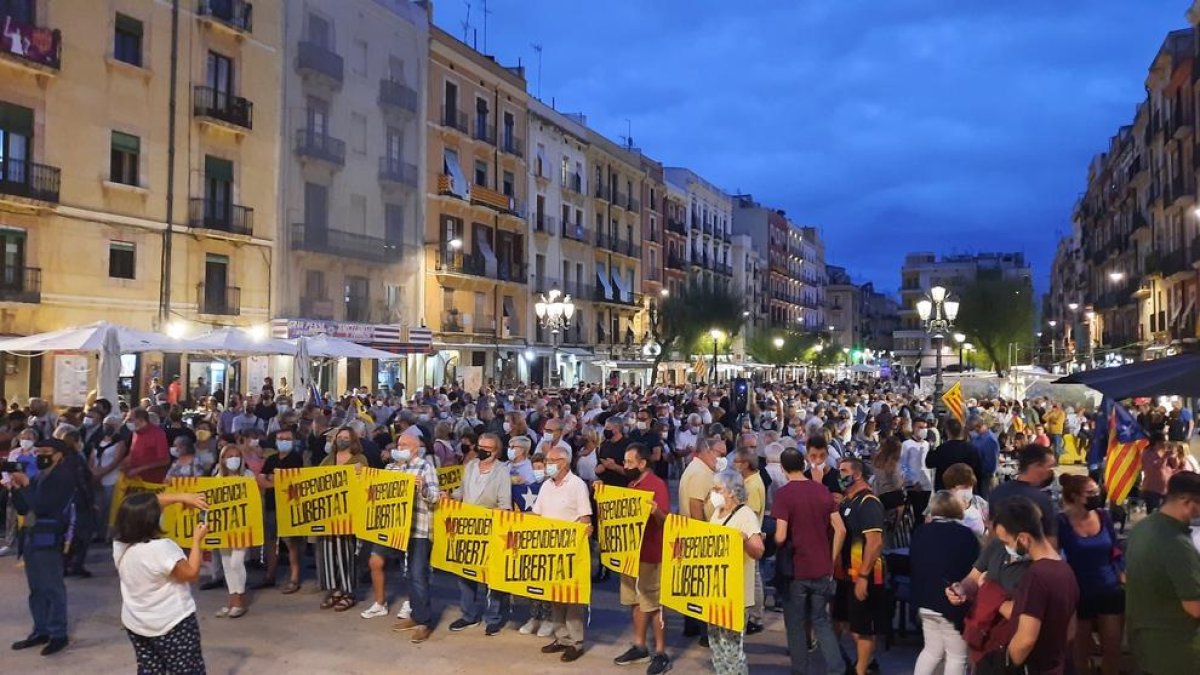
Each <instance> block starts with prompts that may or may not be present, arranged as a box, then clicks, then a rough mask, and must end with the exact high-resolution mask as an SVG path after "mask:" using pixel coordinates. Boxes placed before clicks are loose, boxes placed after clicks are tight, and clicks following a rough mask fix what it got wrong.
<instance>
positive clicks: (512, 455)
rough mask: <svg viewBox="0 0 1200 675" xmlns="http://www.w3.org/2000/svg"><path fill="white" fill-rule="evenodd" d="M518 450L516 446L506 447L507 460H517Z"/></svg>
mask: <svg viewBox="0 0 1200 675" xmlns="http://www.w3.org/2000/svg"><path fill="white" fill-rule="evenodd" d="M520 452H521V451H520V450H517V449H516V448H509V449H508V461H510V462H515V461H517V454H518V453H520Z"/></svg>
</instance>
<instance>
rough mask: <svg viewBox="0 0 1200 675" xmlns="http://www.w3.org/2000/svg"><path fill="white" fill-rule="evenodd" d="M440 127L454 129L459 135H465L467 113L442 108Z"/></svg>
mask: <svg viewBox="0 0 1200 675" xmlns="http://www.w3.org/2000/svg"><path fill="white" fill-rule="evenodd" d="M440 119H441V120H442V126H444V127H446V128H448V129H456V130H458V131H459V132H461V133H464V134H465V133H467V113H465V112H463V111H461V110H458V109H457V108H447V107H446V106H444V105H443V106H442V116H441V118H440Z"/></svg>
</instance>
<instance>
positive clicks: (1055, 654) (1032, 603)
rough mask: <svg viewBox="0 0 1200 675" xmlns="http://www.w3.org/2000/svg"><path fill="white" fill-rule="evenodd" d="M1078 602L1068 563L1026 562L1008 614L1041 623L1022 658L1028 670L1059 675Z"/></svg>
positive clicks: (1052, 561) (1048, 561)
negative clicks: (1026, 657)
mask: <svg viewBox="0 0 1200 675" xmlns="http://www.w3.org/2000/svg"><path fill="white" fill-rule="evenodd" d="M1078 604H1079V586H1078V584H1076V583H1075V573H1074V572H1072V571H1071V567H1070V565H1067V563H1065V562H1063V561H1061V560H1051V559H1043V560H1035V561H1033V562H1032V563H1030V565H1029V569H1028V570H1026V571H1025V576H1024V577H1023V578H1022V579H1021V584H1020V585H1019V586H1018V587H1017V592H1016V595H1014V596H1013V611H1012V615H1013V617H1014V618H1017V620H1018V622H1019V621H1020V619H1019V618H1018V617H1020V616H1022V615H1026V616H1031V617H1033V618H1035V619H1037V620H1039V621H1041V622H1042V626H1041V629H1040V630H1039V631H1038V636H1037V642H1035V643H1034V644H1033V651H1032V652H1030V653H1029V658H1028V659H1026V661H1025V665H1026V666H1028V668H1029V670H1030V671H1031V672H1034V673H1046V674H1047V675H1061V673H1062V672H1063V669H1064V667H1065V665H1066V661H1067V649H1068V646H1069V644H1070V637H1069V635H1068V632H1069V630H1070V628H1071V619H1072V618H1074V617H1075V607H1076V605H1078Z"/></svg>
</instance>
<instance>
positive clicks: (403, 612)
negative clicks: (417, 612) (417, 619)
mask: <svg viewBox="0 0 1200 675" xmlns="http://www.w3.org/2000/svg"><path fill="white" fill-rule="evenodd" d="M411 616H412V605H410V604H408V601H407V600H405V601H404V604H403V605H400V611H399V612H396V618H397V619H407V618H409V617H411Z"/></svg>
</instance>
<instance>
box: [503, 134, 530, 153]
mask: <svg viewBox="0 0 1200 675" xmlns="http://www.w3.org/2000/svg"><path fill="white" fill-rule="evenodd" d="M500 152H504V153H507V154H510V155H514V156H516V157H524V156H525V141H523V140H521V139H520V138H517V137H515V136H508V137H506V138H502V139H500Z"/></svg>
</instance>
